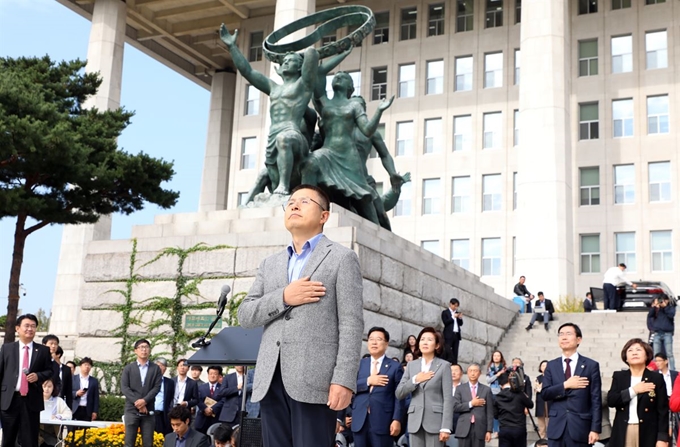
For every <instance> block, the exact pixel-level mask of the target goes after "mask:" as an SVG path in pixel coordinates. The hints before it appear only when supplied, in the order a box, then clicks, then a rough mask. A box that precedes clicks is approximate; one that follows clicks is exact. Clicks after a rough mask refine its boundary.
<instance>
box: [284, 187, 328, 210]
mask: <svg viewBox="0 0 680 447" xmlns="http://www.w3.org/2000/svg"><path fill="white" fill-rule="evenodd" d="M301 189H311V190H312V191H314V192H316V193H317V194H318V195H319V198H320V199H321V208H322V209H323V210H324V211H330V207H331V199H330V198H329V197H328V194H326V191H324V190H323V189H321V188H319V187H318V186H315V185H307V184H304V183H303V184H302V185H299V186H296V187H295V188H293V190H292V191H291V192H290V195H291V196H292V195H293V194H295V193H296V192H297V191H299V190H301Z"/></svg>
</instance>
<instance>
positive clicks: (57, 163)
mask: <svg viewBox="0 0 680 447" xmlns="http://www.w3.org/2000/svg"><path fill="white" fill-rule="evenodd" d="M84 67H85V62H84V61H80V60H75V61H70V62H66V61H65V62H60V63H56V62H54V61H52V60H51V59H50V58H49V57H48V56H45V57H42V58H18V59H12V58H0V219H2V218H5V217H14V218H16V219H17V222H16V227H15V233H14V252H13V258H12V267H11V273H10V281H9V296H8V298H9V300H8V305H7V318H8V319H9V320H10V321H12V320H13V319H14V318H16V311H17V308H18V304H19V281H20V276H21V265H22V262H23V253H24V246H25V241H26V237H27V236H28V235H30V234H31V233H33V232H34V231H36V230H38V229H40V228H43V227H44V226H46V225H50V224H79V223H94V222H97V220H98V219H99V217H100V216H101V215H106V214H111V213H116V212H121V213H124V214H130V213H132V212H134V211H137V210H140V209H142V208H143V207H144V204H145V202H151V203H155V204H157V205H159V206H160V207H162V208H169V207H171V206H172V205H174V204H175V202H176V201H177V198H178V196H179V194H178V193H177V192H175V191H171V190H167V189H164V188H162V187H161V184H162V183H163V182H166V181H169V180H170V179H171V178H172V176H173V175H174V171H173V168H172V163H171V162H166V161H163V160H161V159H156V158H153V157H151V156H149V155H147V154H144V153H140V154H136V155H134V154H129V153H126V152H125V151H123V150H120V149H118V144H117V141H116V140H117V138H118V137H119V136H120V134H121V132H122V131H123V130H124V129H125V128H126V127H127V126H128V124H130V119H131V118H132V116H133V114H132V113H131V112H128V111H125V110H124V109H122V108H121V109H116V110H103V111H102V110H97V109H94V108H87V107H86V104H85V102H86V100H87V99H88V98H89V97H91V96H92V95H94V94H96V92H97V89H98V88H99V86H100V84H101V78H100V77H99V76H98V74H96V73H84ZM13 340H14V334H13V333H12V334H9V333H8V334H7V337H6V339H5V341H13Z"/></svg>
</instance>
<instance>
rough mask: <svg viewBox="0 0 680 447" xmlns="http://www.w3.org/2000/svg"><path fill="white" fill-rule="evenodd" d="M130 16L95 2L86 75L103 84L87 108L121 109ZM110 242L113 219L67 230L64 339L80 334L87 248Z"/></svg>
mask: <svg viewBox="0 0 680 447" xmlns="http://www.w3.org/2000/svg"><path fill="white" fill-rule="evenodd" d="M126 13H127V8H126V5H125V2H123V1H122V0H96V1H95V4H94V10H93V12H92V28H91V30H90V42H89V45H88V48H87V66H86V67H85V71H86V72H88V73H92V72H99V74H100V76H101V77H102V84H101V86H100V87H99V90H98V91H97V94H96V95H94V96H92V97H90V98H88V100H87V101H86V102H85V104H84V106H85V107H88V108H89V107H96V108H98V109H99V110H110V109H117V108H118V107H120V91H121V83H122V79H123V48H124V44H125V26H126V24H125V18H126ZM110 238H111V216H102V217H101V218H100V219H99V222H97V223H96V224H91V225H85V224H83V225H65V226H64V231H63V233H62V237H61V251H60V253H59V265H58V267H57V280H56V284H55V287H54V297H53V301H52V318H51V320H50V331H51V332H53V333H56V334H60V335H62V334H63V335H77V334H78V324H77V321H78V314H79V311H80V303H81V301H82V299H81V291H82V286H83V285H84V280H83V263H84V261H85V256H86V255H87V247H88V244H89V243H90V242H91V241H95V240H107V239H110Z"/></svg>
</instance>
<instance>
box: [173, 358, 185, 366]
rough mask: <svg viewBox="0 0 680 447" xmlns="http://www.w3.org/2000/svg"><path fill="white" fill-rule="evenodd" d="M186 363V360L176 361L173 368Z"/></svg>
mask: <svg viewBox="0 0 680 447" xmlns="http://www.w3.org/2000/svg"><path fill="white" fill-rule="evenodd" d="M186 361H187V359H179V360H177V363H175V366H179V365H180V364H182V363H184V362H186Z"/></svg>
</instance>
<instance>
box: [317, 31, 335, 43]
mask: <svg viewBox="0 0 680 447" xmlns="http://www.w3.org/2000/svg"><path fill="white" fill-rule="evenodd" d="M336 40H338V34H337V32H336V31H333V32H332V33H331V34H326V35H325V36H323V37H322V38H321V45H320V46H324V45H329V44H331V43H333V42H335V41H336Z"/></svg>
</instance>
